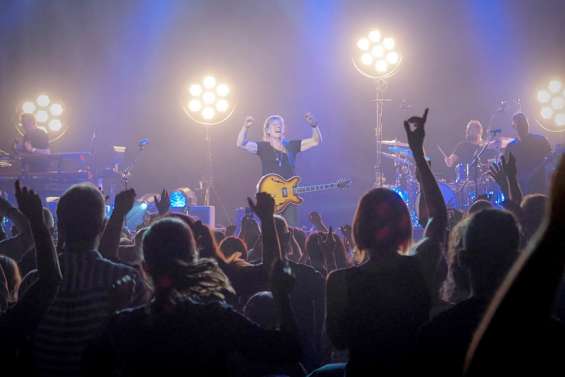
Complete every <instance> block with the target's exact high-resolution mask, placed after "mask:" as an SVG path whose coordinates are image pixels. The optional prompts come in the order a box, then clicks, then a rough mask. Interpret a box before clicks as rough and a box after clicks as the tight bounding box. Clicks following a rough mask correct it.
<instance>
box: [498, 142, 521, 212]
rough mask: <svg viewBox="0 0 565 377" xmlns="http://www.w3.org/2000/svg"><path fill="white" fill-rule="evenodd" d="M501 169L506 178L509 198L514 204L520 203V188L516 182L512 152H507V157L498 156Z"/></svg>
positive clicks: (516, 176) (516, 175) (516, 173)
mask: <svg viewBox="0 0 565 377" xmlns="http://www.w3.org/2000/svg"><path fill="white" fill-rule="evenodd" d="M500 160H501V163H502V169H503V170H504V173H505V174H506V178H507V179H508V194H509V197H510V200H512V201H513V202H514V203H516V204H518V205H519V204H520V203H522V190H521V189H520V184H519V183H518V171H517V170H516V159H515V158H514V155H513V154H512V153H508V159H506V158H505V157H504V156H502V157H501V158H500Z"/></svg>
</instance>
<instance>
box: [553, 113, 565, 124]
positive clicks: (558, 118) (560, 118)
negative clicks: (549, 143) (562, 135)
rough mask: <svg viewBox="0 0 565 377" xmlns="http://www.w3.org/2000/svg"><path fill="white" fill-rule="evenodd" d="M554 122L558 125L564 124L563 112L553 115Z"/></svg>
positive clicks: (564, 115) (564, 114)
mask: <svg viewBox="0 0 565 377" xmlns="http://www.w3.org/2000/svg"><path fill="white" fill-rule="evenodd" d="M554 120H555V124H556V125H558V126H559V127H564V126H565V113H559V114H557V115H556V116H555V119H554Z"/></svg>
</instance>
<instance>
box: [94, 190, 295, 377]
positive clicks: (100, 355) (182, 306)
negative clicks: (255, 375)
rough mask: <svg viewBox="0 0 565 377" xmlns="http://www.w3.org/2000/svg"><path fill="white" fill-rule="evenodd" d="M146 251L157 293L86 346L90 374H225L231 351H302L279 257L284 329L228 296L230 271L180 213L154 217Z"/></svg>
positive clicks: (290, 357) (250, 354) (276, 274)
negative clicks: (255, 318)
mask: <svg viewBox="0 0 565 377" xmlns="http://www.w3.org/2000/svg"><path fill="white" fill-rule="evenodd" d="M271 204H272V207H273V208H274V202H272V203H271ZM268 205H269V203H266V202H265V201H261V202H260V203H258V204H257V207H258V208H259V209H258V211H263V212H265V213H268V212H269V209H268V208H267V209H265V207H268ZM272 210H273V209H271V212H270V213H271V218H272ZM267 218H268V216H265V219H267ZM266 221H267V220H266ZM271 222H272V220H271ZM272 229H274V225H273V226H272ZM267 237H268V238H269V239H270V240H273V242H272V243H271V244H270V245H269V247H274V248H277V247H278V246H277V245H278V244H276V236H270V237H269V236H268V235H267ZM143 254H144V258H145V261H144V265H143V267H144V269H145V271H146V273H147V274H148V276H149V277H150V279H151V281H152V282H153V286H154V298H153V300H152V301H151V302H150V303H149V304H146V305H144V306H141V307H137V308H133V309H128V310H124V311H122V312H120V313H118V314H117V315H116V316H115V317H114V318H112V320H111V322H110V324H109V325H108V327H107V328H106V330H105V331H104V333H103V335H102V336H101V337H100V338H99V339H98V341H97V342H95V343H94V344H92V345H91V347H90V348H89V350H88V351H87V354H86V356H85V359H86V363H85V369H84V370H85V372H87V374H88V375H93V376H94V375H96V376H100V375H109V374H111V373H112V372H114V373H116V372H119V373H121V374H120V375H124V376H138V375H148V374H149V375H151V374H155V375H157V374H158V375H167V374H169V373H175V374H179V373H185V374H187V375H192V376H224V375H228V374H229V373H228V372H229V366H228V357H229V355H230V353H231V352H238V353H240V354H243V356H244V357H246V358H249V359H251V360H260V361H270V362H272V363H279V362H281V363H282V362H287V361H290V362H292V361H295V360H297V359H298V357H299V355H300V347H299V345H298V342H297V340H296V327H295V326H296V325H295V323H294V318H293V316H292V311H291V309H290V303H289V297H288V294H289V292H290V289H291V285H292V284H291V283H289V279H291V278H290V275H289V274H288V273H286V272H284V271H285V269H284V268H283V266H282V265H281V263H282V262H281V261H280V257H277V259H276V260H275V261H274V264H273V265H274V267H273V270H272V272H271V274H270V281H271V285H272V292H273V297H274V300H275V306H276V308H277V315H278V319H279V321H278V326H279V330H265V329H262V328H260V327H259V326H257V325H256V324H254V323H252V322H250V321H249V320H248V319H247V318H245V317H243V316H241V315H240V314H238V313H237V312H235V311H234V310H233V309H231V308H230V307H229V306H228V305H227V304H225V303H224V301H223V295H224V292H225V291H231V290H232V287H231V284H230V282H229V279H228V278H227V276H226V275H225V274H224V273H223V272H222V270H221V269H220V268H219V267H218V264H217V263H216V262H215V261H214V260H212V259H207V258H200V257H199V255H198V251H197V248H196V243H195V240H194V237H193V233H192V231H191V229H190V228H189V226H188V225H186V224H185V223H184V222H183V221H182V220H181V219H178V218H170V217H168V218H163V219H161V220H159V221H157V222H155V223H154V224H152V225H151V226H150V227H149V229H148V230H147V232H146V234H145V236H144V238H143ZM276 255H280V252H279V251H277V253H276Z"/></svg>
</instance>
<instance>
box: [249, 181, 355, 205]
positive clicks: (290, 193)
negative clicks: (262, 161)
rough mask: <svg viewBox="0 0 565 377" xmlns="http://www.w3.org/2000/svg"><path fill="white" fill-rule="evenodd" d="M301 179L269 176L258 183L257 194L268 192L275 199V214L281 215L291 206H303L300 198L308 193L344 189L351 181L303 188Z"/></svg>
mask: <svg viewBox="0 0 565 377" xmlns="http://www.w3.org/2000/svg"><path fill="white" fill-rule="evenodd" d="M299 183H300V177H296V176H295V177H292V178H289V179H284V178H283V177H281V176H280V175H278V174H267V175H264V176H263V177H261V179H260V180H259V183H257V192H266V193H268V194H270V195H271V196H272V197H273V198H274V199H275V212H276V213H281V212H282V211H284V210H285V209H286V207H288V206H289V205H290V204H293V205H299V204H302V202H303V199H302V198H301V197H300V196H298V195H300V194H303V193H307V192H318V191H326V190H332V189H337V188H339V189H343V188H346V187H349V185H350V184H351V179H340V180H338V181H337V182H334V183H326V184H322V185H311V186H301V187H299V186H298V184H299Z"/></svg>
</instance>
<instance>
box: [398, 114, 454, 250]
mask: <svg viewBox="0 0 565 377" xmlns="http://www.w3.org/2000/svg"><path fill="white" fill-rule="evenodd" d="M427 115H428V110H427V109H426V112H425V113H424V116H423V117H421V118H420V117H412V118H410V119H409V120H407V121H405V122H404V128H405V130H406V136H407V138H408V144H409V145H410V149H411V150H412V153H413V154H414V160H415V161H416V168H417V169H418V174H419V176H420V179H421V183H422V184H421V189H422V192H423V193H424V198H425V200H426V207H427V210H428V216H429V217H430V220H429V222H428V226H427V227H426V232H425V236H426V237H429V238H436V239H438V240H443V238H444V237H445V232H446V229H447V207H446V206H445V201H444V200H443V195H442V193H441V190H440V189H439V186H438V184H437V182H436V179H435V177H434V175H433V173H432V171H431V169H430V166H429V165H428V162H427V161H426V158H425V156H424V148H423V144H424V137H425V130H424V125H425V123H426V118H427ZM411 126H413V127H414V130H411V129H410V127H411Z"/></svg>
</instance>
